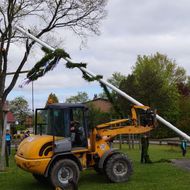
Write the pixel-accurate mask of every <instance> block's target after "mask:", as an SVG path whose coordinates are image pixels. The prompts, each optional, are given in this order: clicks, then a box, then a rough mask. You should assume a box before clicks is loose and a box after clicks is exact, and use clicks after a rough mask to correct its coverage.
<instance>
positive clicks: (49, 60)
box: [27, 47, 70, 81]
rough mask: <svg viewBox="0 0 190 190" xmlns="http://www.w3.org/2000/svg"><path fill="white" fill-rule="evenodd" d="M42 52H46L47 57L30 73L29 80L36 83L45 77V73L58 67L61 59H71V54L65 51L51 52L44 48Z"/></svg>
mask: <svg viewBox="0 0 190 190" xmlns="http://www.w3.org/2000/svg"><path fill="white" fill-rule="evenodd" d="M42 50H43V51H44V52H45V56H44V57H43V58H42V59H41V60H40V61H38V62H37V63H36V64H35V66H34V67H33V68H32V69H31V70H30V71H29V72H28V74H27V78H28V80H29V81H34V80H37V79H38V78H39V77H42V76H44V75H45V73H47V72H48V71H50V70H52V69H53V68H54V67H55V66H56V64H57V63H58V62H59V60H60V59H61V58H70V56H69V54H68V53H67V52H65V51H64V50H63V49H56V50H55V51H51V50H49V49H47V48H45V47H43V48H42Z"/></svg>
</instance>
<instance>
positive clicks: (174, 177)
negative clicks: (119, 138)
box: [0, 145, 190, 190]
mask: <svg viewBox="0 0 190 190" xmlns="http://www.w3.org/2000/svg"><path fill="white" fill-rule="evenodd" d="M123 151H124V152H126V153H127V154H128V155H129V157H130V158H131V160H132V161H133V165H134V173H133V175H132V177H131V178H130V180H129V181H128V182H127V183H121V184H113V183H109V182H108V181H107V179H106V178H105V177H104V176H101V175H98V174H96V172H95V171H92V170H88V171H84V172H82V173H81V177H80V180H79V190H117V189H118V190H189V189H190V171H186V170H184V169H181V168H178V167H176V166H174V165H173V164H171V163H167V162H160V163H153V164H140V162H139V160H140V151H139V149H138V148H136V149H135V150H129V149H128V147H127V146H124V145H123ZM149 154H150V158H151V160H152V161H158V160H160V159H173V158H181V159H182V155H181V151H180V148H179V147H170V146H163V145H162V146H158V145H151V146H150V149H149ZM186 158H189V159H190V153H189V152H188V153H187V156H186ZM0 189H2V190H26V189H27V190H50V189H51V187H49V186H48V185H47V184H39V183H38V182H37V181H35V180H34V179H33V177H32V176H31V174H29V173H27V172H24V171H22V170H21V169H19V168H17V167H16V166H15V163H14V159H13V156H12V157H11V161H10V168H9V169H8V170H7V172H5V173H0Z"/></svg>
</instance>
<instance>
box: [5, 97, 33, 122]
mask: <svg viewBox="0 0 190 190" xmlns="http://www.w3.org/2000/svg"><path fill="white" fill-rule="evenodd" d="M9 106H10V111H11V112H12V113H13V115H14V117H15V119H16V121H17V122H18V124H19V125H24V122H25V121H26V118H27V116H29V115H30V114H31V112H30V109H29V105H28V102H27V100H25V99H24V98H23V97H21V96H19V97H16V98H15V99H14V100H12V101H10V103H9Z"/></svg>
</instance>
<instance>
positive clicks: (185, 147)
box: [181, 139, 187, 156]
mask: <svg viewBox="0 0 190 190" xmlns="http://www.w3.org/2000/svg"><path fill="white" fill-rule="evenodd" d="M181 150H182V155H183V156H185V155H186V152H187V141H186V140H184V139H183V140H182V141H181Z"/></svg>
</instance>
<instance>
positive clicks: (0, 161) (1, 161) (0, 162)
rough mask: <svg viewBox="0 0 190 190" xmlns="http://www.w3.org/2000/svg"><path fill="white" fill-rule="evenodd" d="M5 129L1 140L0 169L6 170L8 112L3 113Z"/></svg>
mask: <svg viewBox="0 0 190 190" xmlns="http://www.w3.org/2000/svg"><path fill="white" fill-rule="evenodd" d="M3 116H4V117H3V131H2V133H3V134H2V139H1V140H2V142H1V157H0V171H4V170H5V164H6V163H5V161H6V160H5V148H6V140H5V138H6V127H7V113H4V114H3Z"/></svg>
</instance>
